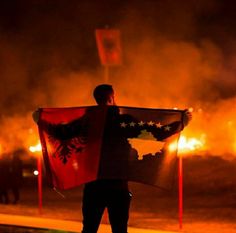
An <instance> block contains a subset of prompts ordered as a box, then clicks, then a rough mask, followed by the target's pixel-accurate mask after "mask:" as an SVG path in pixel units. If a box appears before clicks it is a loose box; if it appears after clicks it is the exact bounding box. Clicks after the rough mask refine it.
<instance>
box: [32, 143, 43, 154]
mask: <svg viewBox="0 0 236 233" xmlns="http://www.w3.org/2000/svg"><path fill="white" fill-rule="evenodd" d="M29 150H30V151H31V152H32V153H35V152H40V151H42V146H41V144H40V142H39V143H38V144H37V145H35V146H30V147H29Z"/></svg>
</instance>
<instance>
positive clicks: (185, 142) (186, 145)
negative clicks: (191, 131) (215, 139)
mask: <svg viewBox="0 0 236 233" xmlns="http://www.w3.org/2000/svg"><path fill="white" fill-rule="evenodd" d="M177 146H178V153H181V154H187V153H190V152H192V151H198V150H199V151H200V150H202V149H203V147H204V142H203V140H198V139H196V138H188V139H187V138H186V137H185V136H181V137H180V139H179V142H178V145H177V144H170V146H169V149H170V151H174V150H175V149H176V147H177Z"/></svg>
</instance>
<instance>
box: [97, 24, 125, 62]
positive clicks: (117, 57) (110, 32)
mask: <svg viewBox="0 0 236 233" xmlns="http://www.w3.org/2000/svg"><path fill="white" fill-rule="evenodd" d="M95 36H96V42H97V47H98V53H99V57H100V60H101V64H102V65H104V66H118V65H121V63H122V58H121V43H120V31H119V30H117V29H97V30H96V31H95Z"/></svg>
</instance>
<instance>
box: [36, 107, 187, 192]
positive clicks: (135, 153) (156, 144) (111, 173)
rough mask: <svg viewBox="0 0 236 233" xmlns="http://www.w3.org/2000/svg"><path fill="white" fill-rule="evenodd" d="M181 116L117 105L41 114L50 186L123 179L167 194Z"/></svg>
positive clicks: (180, 114) (163, 111)
mask: <svg viewBox="0 0 236 233" xmlns="http://www.w3.org/2000/svg"><path fill="white" fill-rule="evenodd" d="M183 113H184V111H181V110H166V109H147V108H133V107H118V106H88V107H74V108H42V109H40V119H39V122H38V127H39V134H40V140H41V144H42V150H43V157H44V162H45V168H46V172H47V177H48V178H49V181H50V183H51V185H52V186H53V187H55V188H58V189H68V188H73V187H76V186H78V185H81V184H84V183H87V182H90V181H94V180H98V179H125V180H130V181H136V182H141V183H145V184H150V185H154V186H158V187H160V188H164V189H169V188H170V187H171V185H172V184H173V178H174V175H175V172H176V159H177V156H176V154H177V143H178V138H179V134H180V132H181V130H182V129H183V121H182V118H183Z"/></svg>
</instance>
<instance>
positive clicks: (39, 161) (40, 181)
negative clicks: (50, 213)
mask: <svg viewBox="0 0 236 233" xmlns="http://www.w3.org/2000/svg"><path fill="white" fill-rule="evenodd" d="M37 166H38V211H39V214H42V206H43V202H42V160H41V156H40V155H39V156H38V161H37Z"/></svg>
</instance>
